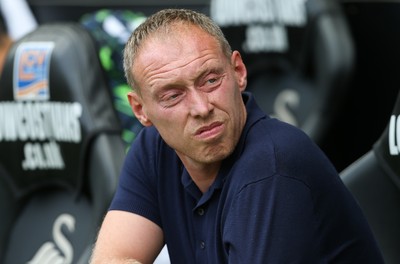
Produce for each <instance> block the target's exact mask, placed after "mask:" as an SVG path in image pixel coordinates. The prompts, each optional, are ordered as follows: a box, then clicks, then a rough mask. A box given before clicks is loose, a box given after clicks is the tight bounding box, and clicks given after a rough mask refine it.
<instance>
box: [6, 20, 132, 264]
mask: <svg viewBox="0 0 400 264" xmlns="http://www.w3.org/2000/svg"><path fill="white" fill-rule="evenodd" d="M97 54H98V53H97V51H96V48H95V46H94V44H93V41H92V39H91V37H90V35H89V34H88V32H87V31H85V30H84V29H83V28H81V27H80V26H79V25H77V24H74V23H63V24H52V25H50V24H49V25H41V26H40V27H39V28H38V29H37V30H35V31H34V32H32V33H30V34H28V35H27V36H25V37H23V38H22V39H21V40H19V41H18V42H16V43H15V44H14V45H13V46H12V48H11V50H10V52H9V54H8V57H7V59H6V62H5V66H4V70H3V73H2V76H1V79H0V211H1V212H2V213H1V217H0V263H4V264H11V263H31V264H34V263H40V264H47V263H49V264H50V263H87V262H88V256H89V254H90V251H91V247H92V244H93V242H94V239H95V236H96V234H97V230H98V228H99V225H100V223H101V221H102V219H103V216H104V214H105V212H106V211H107V208H108V206H109V202H110V200H111V198H112V195H113V194H114V190H115V187H116V184H117V181H118V175H119V171H120V168H121V164H122V161H123V159H124V155H125V151H124V144H123V142H122V139H121V136H120V124H119V122H118V119H117V117H116V114H115V112H114V108H113V105H112V101H111V97H110V94H109V89H108V88H107V87H106V82H105V80H104V75H103V72H102V70H101V68H100V64H99V59H98V55H97Z"/></svg>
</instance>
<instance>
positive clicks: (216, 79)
mask: <svg viewBox="0 0 400 264" xmlns="http://www.w3.org/2000/svg"><path fill="white" fill-rule="evenodd" d="M217 81H218V78H212V79H209V80H207V82H208V83H209V84H214V83H216V82H217Z"/></svg>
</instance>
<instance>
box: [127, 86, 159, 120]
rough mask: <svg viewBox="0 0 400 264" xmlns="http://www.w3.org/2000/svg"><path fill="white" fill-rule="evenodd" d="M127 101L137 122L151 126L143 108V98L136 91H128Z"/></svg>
mask: <svg viewBox="0 0 400 264" xmlns="http://www.w3.org/2000/svg"><path fill="white" fill-rule="evenodd" d="M128 101H129V104H130V105H131V108H132V111H133V113H134V114H135V116H136V118H137V119H138V120H139V122H140V123H141V124H142V125H144V126H151V125H153V123H152V122H151V121H150V120H149V119H148V117H147V115H146V113H145V111H144V109H143V99H142V97H141V96H140V95H138V94H137V92H133V91H131V92H129V93H128Z"/></svg>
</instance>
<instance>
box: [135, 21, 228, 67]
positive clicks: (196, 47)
mask: <svg viewBox="0 0 400 264" xmlns="http://www.w3.org/2000/svg"><path fill="white" fill-rule="evenodd" d="M206 49H209V50H213V51H214V52H215V53H218V54H223V52H222V48H221V46H220V45H219V42H218V41H217V39H216V38H215V37H213V36H211V35H210V34H209V33H207V32H206V31H204V30H203V29H201V28H200V27H198V26H196V25H192V24H183V23H176V24H174V25H173V26H170V27H169V28H168V29H167V28H165V29H163V30H161V29H160V31H155V32H153V33H152V34H151V35H149V36H148V37H147V38H146V39H145V40H144V41H143V42H142V43H141V46H140V48H139V49H138V51H137V54H136V58H135V61H134V64H133V70H134V73H135V71H136V69H137V67H143V66H144V65H146V64H151V62H152V61H160V60H163V59H165V58H168V59H171V60H173V59H174V58H176V59H178V58H180V57H182V56H183V55H184V54H186V55H187V56H191V55H195V54H196V53H198V52H201V50H206ZM167 62H168V61H165V63H167ZM135 68H136V69H135Z"/></svg>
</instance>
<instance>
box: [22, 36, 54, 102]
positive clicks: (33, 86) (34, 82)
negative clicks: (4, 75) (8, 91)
mask: <svg viewBox="0 0 400 264" xmlns="http://www.w3.org/2000/svg"><path fill="white" fill-rule="evenodd" d="M53 48H54V43H53V42H26V43H22V44H21V45H20V46H19V47H18V48H17V50H16V53H15V61H14V99H15V100H48V99H49V97H50V91H49V70H50V57H51V53H52V51H53Z"/></svg>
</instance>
